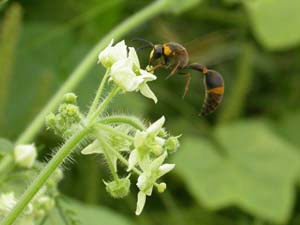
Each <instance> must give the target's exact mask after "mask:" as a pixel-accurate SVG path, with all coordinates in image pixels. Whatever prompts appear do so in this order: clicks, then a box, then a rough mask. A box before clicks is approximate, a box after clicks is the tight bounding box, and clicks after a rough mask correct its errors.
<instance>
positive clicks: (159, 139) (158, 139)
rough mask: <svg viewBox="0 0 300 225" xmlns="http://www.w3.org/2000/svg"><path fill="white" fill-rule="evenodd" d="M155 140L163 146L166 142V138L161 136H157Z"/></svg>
mask: <svg viewBox="0 0 300 225" xmlns="http://www.w3.org/2000/svg"><path fill="white" fill-rule="evenodd" d="M155 141H156V143H157V144H159V145H161V146H163V145H164V144H165V142H166V140H165V139H163V138H161V137H155Z"/></svg>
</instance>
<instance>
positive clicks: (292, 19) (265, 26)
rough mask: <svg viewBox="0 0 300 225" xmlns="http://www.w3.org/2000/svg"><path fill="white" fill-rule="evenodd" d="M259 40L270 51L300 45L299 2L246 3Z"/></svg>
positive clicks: (267, 0) (266, 0)
mask: <svg viewBox="0 0 300 225" xmlns="http://www.w3.org/2000/svg"><path fill="white" fill-rule="evenodd" d="M244 3H245V6H246V9H247V11H248V13H249V16H250V22H251V26H252V30H253V32H254V35H255V36H256V38H257V40H258V41H259V42H260V43H261V44H262V45H263V46H264V47H266V48H268V49H270V50H282V49H286V48H291V47H294V46H296V45H298V44H299V43H300V30H299V27H300V14H299V11H300V1H299V0H289V1H286V0H256V1H244Z"/></svg>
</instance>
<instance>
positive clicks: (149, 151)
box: [81, 117, 179, 215]
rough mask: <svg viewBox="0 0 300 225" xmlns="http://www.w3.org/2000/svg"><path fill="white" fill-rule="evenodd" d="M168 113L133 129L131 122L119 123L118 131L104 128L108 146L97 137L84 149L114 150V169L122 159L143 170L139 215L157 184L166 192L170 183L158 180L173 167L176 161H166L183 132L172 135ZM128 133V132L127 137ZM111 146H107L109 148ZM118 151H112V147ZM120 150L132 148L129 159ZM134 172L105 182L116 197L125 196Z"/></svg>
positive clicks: (133, 168)
mask: <svg viewBox="0 0 300 225" xmlns="http://www.w3.org/2000/svg"><path fill="white" fill-rule="evenodd" d="M164 123H165V117H161V118H160V119H159V120H157V121H156V122H155V123H153V124H152V125H150V126H149V127H148V128H145V129H144V130H136V131H134V130H133V129H129V128H128V126H115V127H114V131H113V132H110V131H109V130H108V131H107V130H106V131H105V130H100V131H99V132H101V136H102V137H106V139H107V140H108V141H107V143H108V146H109V147H108V146H107V145H103V144H102V143H101V141H100V140H98V139H97V138H96V139H95V140H94V141H93V142H92V143H91V144H89V145H88V146H87V147H85V148H84V149H83V150H82V152H81V153H82V154H93V153H98V154H104V155H105V152H107V151H110V156H109V157H110V160H111V161H112V162H113V167H114V171H112V173H116V172H117V161H118V159H119V160H121V161H122V162H124V160H125V161H126V165H127V166H128V167H127V171H128V172H131V171H133V172H137V173H138V174H139V177H138V180H137V187H138V188H139V193H138V201H137V209H136V214H137V215H139V214H140V213H141V212H142V210H143V207H144V205H145V202H146V196H150V195H151V194H152V190H153V187H156V188H157V190H158V192H164V191H165V189H166V183H163V182H161V183H158V179H159V178H161V177H162V176H163V175H165V174H166V173H168V172H169V171H171V170H172V169H173V168H174V167H175V165H174V164H168V163H164V161H165V159H166V158H167V156H168V155H169V154H170V153H173V152H175V151H176V150H177V148H178V147H179V141H178V138H179V136H176V137H175V136H170V135H169V134H168V133H167V132H166V131H165V129H164V128H163V125H164ZM124 135H127V136H125V137H124ZM105 148H107V149H105ZM112 148H113V149H114V151H111V149H112ZM116 152H117V153H118V152H128V153H129V157H128V159H125V158H120V157H122V155H121V154H116ZM129 177H130V174H129V175H128V176H127V177H126V178H119V179H117V180H113V181H111V182H104V183H105V185H106V190H107V191H108V192H109V193H110V194H111V195H112V196H113V197H114V198H122V197H125V196H126V195H127V194H128V192H129V188H130V180H129Z"/></svg>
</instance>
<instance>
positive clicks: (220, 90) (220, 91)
mask: <svg viewBox="0 0 300 225" xmlns="http://www.w3.org/2000/svg"><path fill="white" fill-rule="evenodd" d="M208 93H214V94H219V95H222V94H224V86H220V87H216V88H213V89H210V90H208Z"/></svg>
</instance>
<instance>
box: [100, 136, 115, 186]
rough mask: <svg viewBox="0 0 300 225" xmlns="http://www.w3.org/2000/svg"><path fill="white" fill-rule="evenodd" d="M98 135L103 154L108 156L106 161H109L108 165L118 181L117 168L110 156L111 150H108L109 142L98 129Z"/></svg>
mask: <svg viewBox="0 0 300 225" xmlns="http://www.w3.org/2000/svg"><path fill="white" fill-rule="evenodd" d="M96 137H97V140H98V141H99V143H100V145H101V146H102V150H103V154H104V156H105V158H106V162H107V164H108V167H109V169H110V171H111V174H112V175H113V177H114V180H115V181H118V180H119V177H118V174H117V171H116V168H115V167H114V163H113V161H112V159H111V157H110V154H109V152H108V151H107V150H108V147H109V144H108V143H107V142H106V141H105V139H104V138H103V137H102V135H101V133H99V132H98V131H96Z"/></svg>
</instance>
